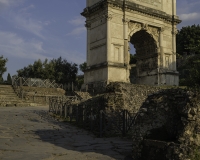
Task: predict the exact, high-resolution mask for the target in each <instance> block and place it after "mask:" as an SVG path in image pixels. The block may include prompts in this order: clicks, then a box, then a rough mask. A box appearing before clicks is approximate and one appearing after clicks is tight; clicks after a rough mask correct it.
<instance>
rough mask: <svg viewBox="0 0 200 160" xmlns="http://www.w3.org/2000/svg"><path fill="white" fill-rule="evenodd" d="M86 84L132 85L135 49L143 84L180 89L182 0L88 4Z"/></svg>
mask: <svg viewBox="0 0 200 160" xmlns="http://www.w3.org/2000/svg"><path fill="white" fill-rule="evenodd" d="M81 14H82V15H83V16H84V17H86V24H85V26H86V27H87V69H86V70H85V78H84V83H85V84H90V83H95V82H104V83H105V82H106V83H109V82H112V81H120V82H129V74H130V65H129V61H130V53H129V48H130V46H129V45H134V47H135V50H136V58H137V63H136V70H137V79H136V83H138V84H148V85H178V83H179V76H178V72H177V70H176V33H177V28H176V25H177V24H178V23H180V22H181V21H180V20H179V18H178V16H176V0H87V7H86V8H85V9H84V11H83V12H82V13H81Z"/></svg>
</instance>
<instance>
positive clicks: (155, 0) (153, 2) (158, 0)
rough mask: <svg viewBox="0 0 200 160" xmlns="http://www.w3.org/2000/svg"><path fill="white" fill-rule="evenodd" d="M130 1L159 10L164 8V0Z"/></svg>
mask: <svg viewBox="0 0 200 160" xmlns="http://www.w3.org/2000/svg"><path fill="white" fill-rule="evenodd" d="M129 1H130V2H135V3H138V4H141V5H143V6H147V7H151V8H155V9H159V10H161V9H162V0H129Z"/></svg>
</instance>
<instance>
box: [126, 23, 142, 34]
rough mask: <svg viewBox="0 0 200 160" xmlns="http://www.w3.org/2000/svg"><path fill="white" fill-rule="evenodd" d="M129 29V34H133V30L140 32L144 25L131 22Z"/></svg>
mask: <svg viewBox="0 0 200 160" xmlns="http://www.w3.org/2000/svg"><path fill="white" fill-rule="evenodd" d="M128 27H129V32H131V31H133V30H140V29H141V28H142V24H141V23H134V22H129V24H128Z"/></svg>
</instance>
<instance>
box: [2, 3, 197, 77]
mask: <svg viewBox="0 0 200 160" xmlns="http://www.w3.org/2000/svg"><path fill="white" fill-rule="evenodd" d="M85 5H86V2H85V0H0V55H3V56H4V57H6V58H8V63H7V72H6V73H5V74H4V76H3V77H4V78H6V76H7V73H8V72H9V73H10V74H11V75H14V74H16V71H17V70H18V69H21V68H23V67H24V66H27V65H29V64H33V62H34V61H35V60H38V59H41V60H44V59H45V58H47V59H53V58H58V57H59V56H62V57H63V58H65V59H67V60H68V61H69V62H73V63H77V64H80V63H83V62H84V61H85V60H86V29H85V27H84V24H85V19H84V17H82V16H81V15H80V13H81V12H82V11H83V8H85ZM199 8H200V1H199V0H177V15H178V16H179V17H180V19H182V20H183V22H182V23H181V24H180V25H178V29H180V28H181V27H182V26H187V25H192V24H200V16H199V15H200V10H199Z"/></svg>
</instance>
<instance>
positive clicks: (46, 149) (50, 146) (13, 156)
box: [0, 107, 131, 160]
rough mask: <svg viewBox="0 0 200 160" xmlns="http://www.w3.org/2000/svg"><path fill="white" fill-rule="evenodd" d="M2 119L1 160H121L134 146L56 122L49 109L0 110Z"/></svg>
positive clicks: (0, 133)
mask: <svg viewBox="0 0 200 160" xmlns="http://www.w3.org/2000/svg"><path fill="white" fill-rule="evenodd" d="M0 117H3V118H2V121H0V160H1V159H2V160H18V159H20V160H27V159H28V160H39V159H41V160H55V159H56V160H76V159H77V160H80V159H81V160H95V159H96V160H120V159H123V158H124V157H125V156H126V155H124V154H123V153H124V152H127V150H128V148H129V150H130V151H131V145H130V147H128V146H129V145H128V144H130V143H131V142H127V141H125V140H119V139H118V138H114V139H113V138H110V139H109V138H96V137H95V136H94V135H92V134H90V133H89V132H87V131H85V130H83V129H80V128H77V127H74V126H71V125H70V124H68V123H63V122H58V121H56V120H55V119H53V118H52V117H51V116H49V114H48V107H25V108H24V107H20V108H17V107H8V108H0ZM113 141H115V143H113ZM127 143H128V144H127ZM117 145H120V147H121V148H120V149H121V150H122V152H121V153H122V154H121V153H119V151H116V150H115V148H116V146H117ZM123 146H124V149H123ZM123 151H124V152H123Z"/></svg>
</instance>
